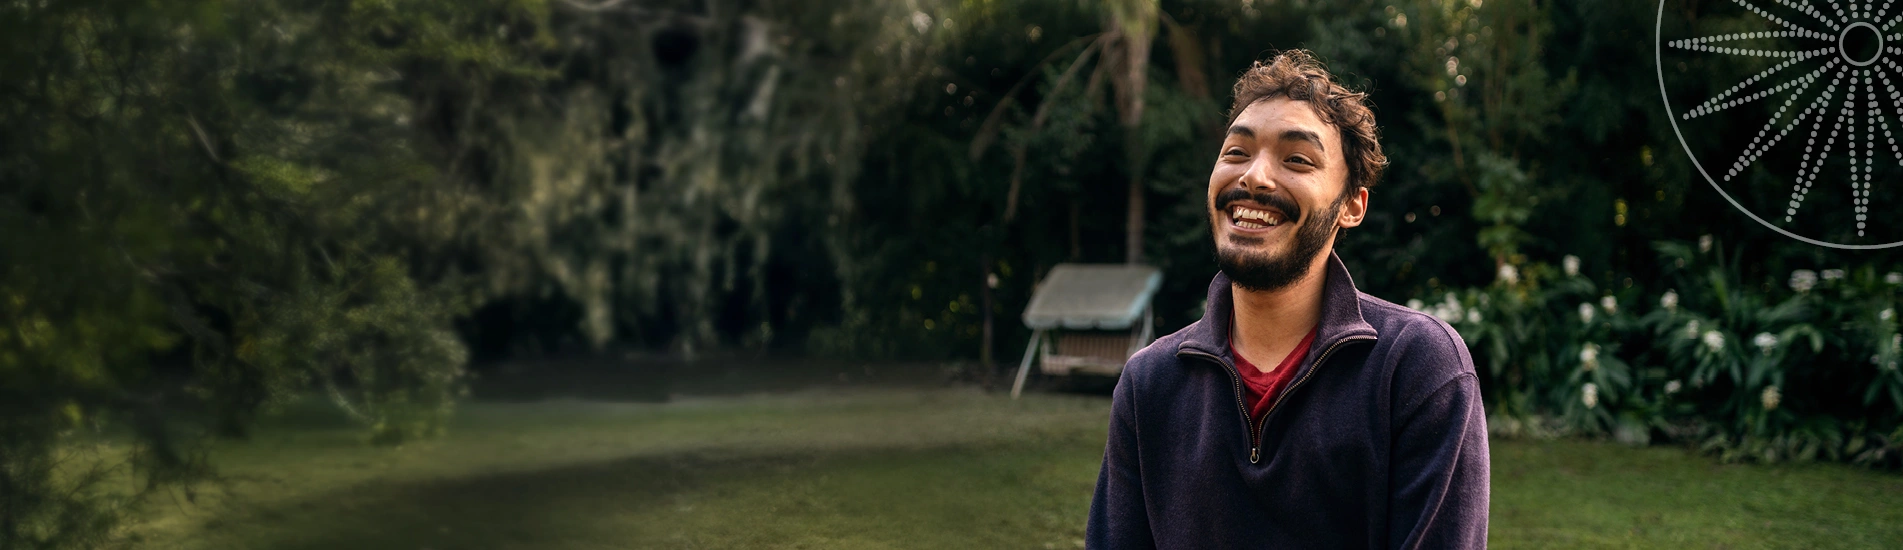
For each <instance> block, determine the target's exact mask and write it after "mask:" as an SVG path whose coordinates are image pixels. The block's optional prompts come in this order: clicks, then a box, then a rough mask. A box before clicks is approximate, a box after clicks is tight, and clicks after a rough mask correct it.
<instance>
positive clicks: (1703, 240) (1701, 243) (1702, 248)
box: [1698, 235, 1711, 254]
mask: <svg viewBox="0 0 1903 550" xmlns="http://www.w3.org/2000/svg"><path fill="white" fill-rule="evenodd" d="M1698 252H1699V253H1701V254H1702V253H1705V252H1711V235H1699V236H1698Z"/></svg>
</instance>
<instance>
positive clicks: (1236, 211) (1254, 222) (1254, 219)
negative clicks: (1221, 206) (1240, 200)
mask: <svg viewBox="0 0 1903 550" xmlns="http://www.w3.org/2000/svg"><path fill="white" fill-rule="evenodd" d="M1229 221H1230V223H1231V224H1232V225H1234V226H1236V227H1240V228H1243V229H1268V228H1271V227H1275V226H1278V225H1282V213H1281V212H1279V211H1276V210H1257V209H1254V208H1249V207H1246V206H1235V207H1231V208H1230V209H1229Z"/></svg>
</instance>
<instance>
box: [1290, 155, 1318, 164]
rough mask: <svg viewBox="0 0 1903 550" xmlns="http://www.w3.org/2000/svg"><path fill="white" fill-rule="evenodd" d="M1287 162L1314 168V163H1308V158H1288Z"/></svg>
mask: <svg viewBox="0 0 1903 550" xmlns="http://www.w3.org/2000/svg"><path fill="white" fill-rule="evenodd" d="M1288 161H1289V162H1296V163H1301V164H1306V165H1309V166H1314V165H1315V163H1313V162H1309V161H1308V157H1289V158H1288Z"/></svg>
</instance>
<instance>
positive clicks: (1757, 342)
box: [1751, 332, 1777, 355]
mask: <svg viewBox="0 0 1903 550" xmlns="http://www.w3.org/2000/svg"><path fill="white" fill-rule="evenodd" d="M1751 345H1754V346H1757V347H1758V351H1762V352H1764V354H1765V355H1770V354H1771V350H1774V349H1777V337H1776V336H1772V335H1771V333H1769V332H1760V333H1758V335H1757V336H1752V337H1751Z"/></svg>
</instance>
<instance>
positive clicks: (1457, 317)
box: [1408, 237, 1903, 467]
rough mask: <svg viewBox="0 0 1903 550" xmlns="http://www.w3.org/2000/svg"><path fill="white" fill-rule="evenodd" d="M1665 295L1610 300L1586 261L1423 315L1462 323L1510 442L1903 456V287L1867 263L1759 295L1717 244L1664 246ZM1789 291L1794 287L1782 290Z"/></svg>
mask: <svg viewBox="0 0 1903 550" xmlns="http://www.w3.org/2000/svg"><path fill="white" fill-rule="evenodd" d="M1654 248H1655V249H1656V251H1657V253H1658V257H1659V260H1660V265H1662V266H1664V270H1663V273H1664V276H1663V277H1661V278H1658V279H1656V287H1657V288H1653V289H1646V288H1642V287H1639V286H1623V287H1622V288H1606V287H1602V286H1600V285H1599V284H1596V283H1595V282H1593V281H1592V280H1591V279H1590V278H1588V277H1586V276H1583V275H1581V274H1580V271H1579V260H1578V259H1577V258H1574V257H1571V256H1567V257H1565V258H1563V259H1562V261H1561V262H1560V265H1559V267H1558V268H1557V269H1556V268H1555V267H1554V266H1552V265H1550V264H1545V263H1523V264H1514V263H1508V262H1502V263H1501V264H1500V266H1499V269H1498V271H1497V273H1498V276H1497V278H1496V279H1495V281H1494V282H1493V283H1492V284H1491V285H1488V286H1485V287H1480V288H1470V289H1463V290H1457V291H1450V292H1444V293H1442V295H1441V297H1440V299H1439V300H1438V301H1436V302H1435V303H1431V304H1430V303H1426V302H1424V301H1422V300H1419V299H1416V300H1411V301H1410V302H1409V304H1408V305H1409V306H1410V307H1413V308H1415V309H1419V310H1422V311H1426V312H1428V313H1430V314H1432V315H1434V316H1436V317H1438V318H1440V319H1442V320H1444V321H1446V322H1447V323H1449V324H1450V325H1452V326H1454V327H1455V328H1456V329H1457V330H1459V331H1460V333H1461V335H1462V337H1463V338H1465V339H1466V341H1467V344H1468V346H1469V347H1470V348H1471V350H1472V351H1473V355H1474V360H1475V362H1476V364H1477V365H1478V367H1479V370H1480V372H1481V374H1482V376H1483V377H1484V379H1485V390H1486V392H1487V400H1488V403H1489V406H1490V407H1491V410H1492V413H1493V415H1494V420H1493V424H1494V428H1495V431H1496V432H1502V433H1507V434H1520V433H1545V432H1571V433H1586V434H1609V435H1612V436H1614V437H1615V438H1617V439H1619V440H1621V441H1626V442H1630V443H1638V444H1643V443H1645V442H1649V441H1651V440H1653V439H1654V438H1663V439H1666V440H1676V441H1687V442H1696V443H1697V444H1698V445H1699V446H1700V448H1702V449H1704V450H1706V451H1708V452H1712V453H1715V454H1717V455H1719V456H1720V457H1721V458H1723V459H1725V460H1759V461H1778V460H1787V459H1797V460H1811V459H1820V458H1821V459H1829V460H1847V461H1850V462H1854V463H1857V464H1864V465H1871V466H1881V467H1895V466H1897V465H1898V463H1899V453H1903V446H1899V443H1900V442H1903V373H1899V372H1898V368H1897V363H1898V359H1899V356H1900V355H1903V354H1900V353H1899V348H1900V347H1903V335H1899V333H1898V324H1897V318H1896V312H1897V292H1898V287H1899V286H1903V274H1899V273H1896V272H1885V271H1883V270H1880V269H1878V268H1877V267H1875V266H1870V265H1865V266H1859V267H1857V268H1854V269H1825V270H1821V271H1812V270H1796V271H1793V272H1792V273H1791V274H1790V276H1789V278H1788V279H1787V280H1785V281H1781V282H1777V281H1764V282H1762V283H1760V284H1756V285H1753V284H1749V283H1747V282H1745V281H1744V280H1743V277H1742V276H1741V275H1740V273H1741V268H1740V265H1739V262H1740V261H1741V258H1742V257H1743V255H1742V254H1737V253H1734V254H1731V258H1732V259H1731V260H1730V261H1729V262H1727V260H1726V253H1725V251H1724V250H1723V249H1721V248H1720V247H1718V246H1716V244H1715V243H1714V241H1713V239H1711V238H1709V237H1705V238H1701V239H1700V240H1699V241H1698V242H1697V243H1685V242H1660V243H1657V244H1655V245H1654ZM1780 283H1781V284H1780Z"/></svg>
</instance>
